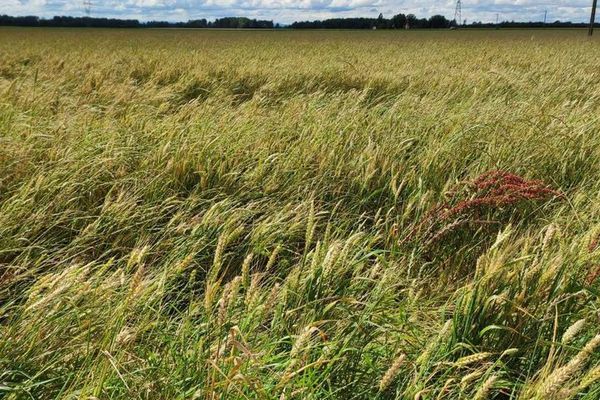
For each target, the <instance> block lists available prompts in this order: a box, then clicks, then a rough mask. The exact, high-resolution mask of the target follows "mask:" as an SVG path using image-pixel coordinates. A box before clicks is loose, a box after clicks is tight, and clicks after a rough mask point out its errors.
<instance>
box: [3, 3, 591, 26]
mask: <svg viewBox="0 0 600 400" xmlns="http://www.w3.org/2000/svg"><path fill="white" fill-rule="evenodd" d="M0 3H1V4H2V7H0V13H2V14H9V15H39V16H44V17H51V16H54V15H83V14H84V7H83V0H0ZM92 3H93V6H92V14H93V15H94V16H101V17H121V18H138V19H141V20H152V19H160V20H172V21H175V20H182V19H188V18H208V19H213V18H217V17H223V16H250V17H254V18H264V19H273V20H275V21H276V22H292V21H294V20H308V19H317V18H318V19H322V18H330V17H347V16H377V14H379V13H380V12H383V13H384V14H385V15H386V16H388V17H389V16H391V15H393V14H397V13H400V12H402V13H405V14H408V13H412V14H415V15H417V16H419V17H428V16H431V15H433V14H443V15H446V16H447V17H449V18H452V17H453V16H454V6H455V1H454V0H92ZM590 3H591V1H588V0H463V17H464V18H466V19H467V20H469V21H476V20H477V21H495V19H496V14H499V16H500V19H502V20H515V21H529V20H538V21H539V20H541V19H542V18H543V15H544V11H546V10H547V11H548V20H549V21H554V20H557V19H560V20H571V21H577V22H580V21H585V20H586V19H587V18H588V15H589V10H590Z"/></svg>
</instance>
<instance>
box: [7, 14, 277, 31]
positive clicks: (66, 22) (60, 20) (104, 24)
mask: <svg viewBox="0 0 600 400" xmlns="http://www.w3.org/2000/svg"><path fill="white" fill-rule="evenodd" d="M0 26H40V27H44V26H49V27H80V28H84V27H94V28H230V29H242V28H248V29H273V28H275V24H273V21H263V20H257V19H250V18H245V17H226V18H218V19H216V20H214V21H208V20H206V19H197V20H190V21H187V22H167V21H149V22H140V21H138V20H137V19H118V18H93V17H59V16H57V17H54V18H50V19H45V18H39V17H36V16H25V17H11V16H8V15H0Z"/></svg>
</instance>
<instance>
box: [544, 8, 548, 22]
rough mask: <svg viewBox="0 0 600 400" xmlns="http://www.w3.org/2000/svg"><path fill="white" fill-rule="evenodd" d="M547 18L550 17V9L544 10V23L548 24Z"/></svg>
mask: <svg viewBox="0 0 600 400" xmlns="http://www.w3.org/2000/svg"><path fill="white" fill-rule="evenodd" d="M546 18H548V10H545V11H544V25H546Z"/></svg>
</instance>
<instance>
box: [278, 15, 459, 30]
mask: <svg viewBox="0 0 600 400" xmlns="http://www.w3.org/2000/svg"><path fill="white" fill-rule="evenodd" d="M455 25H456V23H455V22H454V21H451V20H448V19H447V18H446V17H444V16H443V15H434V16H432V17H431V18H417V17H416V16H415V15H413V14H408V15H405V14H397V15H394V16H393V17H392V18H384V16H383V14H379V17H378V18H331V19H325V20H322V21H301V22H294V23H293V24H292V25H290V27H291V28H292V29H406V28H410V29H444V28H446V29H447V28H450V27H452V26H455Z"/></svg>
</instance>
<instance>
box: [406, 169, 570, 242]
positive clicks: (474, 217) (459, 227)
mask: <svg viewBox="0 0 600 400" xmlns="http://www.w3.org/2000/svg"><path fill="white" fill-rule="evenodd" d="M561 196H562V195H561V194H560V193H559V192H557V191H556V190H553V189H550V188H549V187H548V186H547V185H546V184H544V183H543V182H542V181H538V180H526V179H524V178H522V177H520V176H517V175H514V174H511V173H509V172H505V171H490V172H487V173H485V174H483V175H481V176H479V177H478V178H476V179H475V180H473V181H469V182H466V183H463V184H461V186H460V187H459V188H458V190H456V191H452V192H450V193H449V199H448V200H447V201H446V202H444V203H442V204H439V205H437V206H435V207H434V208H433V209H432V210H431V211H429V212H428V213H427V214H426V215H425V216H424V218H423V219H422V220H421V221H420V222H419V223H417V225H415V227H414V228H413V229H412V230H411V231H410V232H409V233H408V234H407V235H406V236H405V237H404V238H403V239H402V240H401V244H402V243H410V242H414V243H418V244H420V245H424V246H425V247H426V248H427V247H431V246H432V245H433V244H435V243H438V242H439V241H440V240H441V239H442V238H444V239H447V240H449V239H450V238H449V235H451V234H456V233H457V232H459V231H464V230H465V229H468V228H470V229H473V228H475V229H476V228H481V227H482V226H500V225H501V218H502V215H503V214H504V215H506V213H507V212H508V213H511V214H513V213H514V212H515V211H522V210H524V209H525V208H526V207H527V205H528V204H530V203H533V202H539V201H543V200H548V199H551V198H556V197H561Z"/></svg>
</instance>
